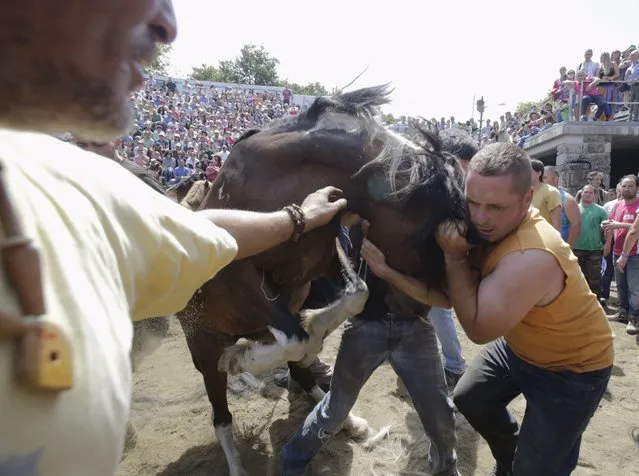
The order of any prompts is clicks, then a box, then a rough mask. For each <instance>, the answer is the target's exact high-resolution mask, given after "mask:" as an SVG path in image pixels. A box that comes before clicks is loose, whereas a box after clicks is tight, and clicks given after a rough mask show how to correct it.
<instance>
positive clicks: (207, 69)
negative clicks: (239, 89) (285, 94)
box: [188, 44, 329, 96]
mask: <svg viewBox="0 0 639 476" xmlns="http://www.w3.org/2000/svg"><path fill="white" fill-rule="evenodd" d="M279 64H280V62H279V60H278V59H277V58H275V57H274V56H272V55H271V54H270V53H269V52H268V51H267V50H266V49H265V48H264V46H262V45H260V46H257V45H254V44H247V45H244V46H243V47H242V49H241V50H240V54H239V55H238V56H236V57H235V58H233V59H227V60H222V61H219V62H218V65H217V66H213V65H209V64H202V65H200V66H194V67H193V70H192V71H191V74H189V75H188V78H189V79H193V80H196V81H215V82H220V83H238V84H255V85H260V86H280V87H288V88H290V89H292V90H293V92H294V93H296V94H307V95H309V96H325V95H328V94H329V91H328V90H327V89H326V88H325V87H324V86H323V85H322V84H320V83H318V82H314V83H308V84H306V85H302V84H298V83H295V82H292V81H289V80H288V79H284V80H283V79H280V77H279V73H278V70H277V68H278V66H279Z"/></svg>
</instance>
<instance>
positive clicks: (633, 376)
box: [118, 318, 639, 476]
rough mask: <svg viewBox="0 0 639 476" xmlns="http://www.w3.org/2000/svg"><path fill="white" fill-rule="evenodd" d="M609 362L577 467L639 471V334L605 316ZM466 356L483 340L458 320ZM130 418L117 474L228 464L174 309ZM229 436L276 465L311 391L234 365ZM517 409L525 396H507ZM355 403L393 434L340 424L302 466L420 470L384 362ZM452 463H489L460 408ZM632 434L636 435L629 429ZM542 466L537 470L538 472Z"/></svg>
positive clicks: (418, 446)
mask: <svg viewBox="0 0 639 476" xmlns="http://www.w3.org/2000/svg"><path fill="white" fill-rule="evenodd" d="M612 326H613V329H614V331H615V334H616V339H615V350H616V363H615V367H614V371H613V377H612V379H611V382H610V385H609V387H608V391H607V392H606V395H605V398H604V400H603V401H602V403H601V406H600V408H599V410H598V411H597V413H596V414H595V417H594V419H593V420H592V422H591V424H590V426H589V427H588V430H587V431H586V433H585V435H584V440H583V444H582V449H581V458H580V461H579V466H578V468H577V470H576V471H575V472H574V473H573V474H574V475H577V476H594V475H597V476H604V475H612V476H631V475H639V442H637V441H636V437H637V428H639V416H638V415H639V338H635V337H631V336H629V335H627V334H626V332H625V328H624V325H622V324H620V323H612ZM460 337H461V339H462V347H463V351H464V356H465V357H466V359H467V360H470V359H471V358H472V357H473V356H474V355H475V354H476V353H477V352H478V351H479V349H480V347H479V346H476V345H474V344H472V343H471V342H470V341H469V340H468V339H467V338H466V336H465V335H464V334H463V332H462V331H461V329H460ZM339 339H340V332H339V331H338V332H335V333H334V334H333V335H332V336H330V337H329V338H328V339H327V341H326V345H325V348H324V351H323V354H322V357H323V359H325V360H326V361H329V362H331V363H333V362H334V359H335V355H336V352H337V348H338V345H339ZM134 378H135V390H134V394H133V413H132V418H133V421H134V422H135V425H136V427H137V432H138V434H137V444H136V446H135V447H134V448H132V449H130V450H128V451H127V453H126V455H125V457H124V459H123V460H122V463H121V465H120V469H119V472H118V475H119V476H150V475H162V476H204V475H206V476H218V475H219V476H222V475H228V469H227V465H226V461H225V459H224V455H223V453H222V448H221V447H220V446H219V445H218V443H217V441H216V438H215V435H214V433H213V428H212V425H211V420H210V414H211V407H210V404H209V402H208V399H207V396H206V392H205V390H204V384H203V381H202V378H201V376H200V374H199V373H198V372H197V371H196V370H195V368H194V367H193V364H192V362H191V357H190V355H189V352H188V349H187V346H186V342H185V340H184V336H183V335H182V330H181V328H180V326H179V324H178V322H177V320H176V319H174V318H173V319H171V322H170V328H169V334H168V336H167V337H166V338H165V339H164V340H163V341H162V342H161V343H160V345H159V347H158V348H157V349H156V350H155V351H154V352H153V353H152V354H151V355H149V356H146V357H145V358H144V359H143V360H142V361H141V363H140V365H139V366H138V368H137V370H136V372H135V375H134ZM229 398H230V409H231V412H232V413H233V416H234V422H235V427H236V428H235V439H236V442H237V444H238V448H239V450H240V453H241V455H242V460H243V463H244V466H245V468H246V470H247V471H248V473H249V474H250V475H275V474H277V473H276V471H275V468H276V463H277V461H276V455H277V453H278V451H279V449H280V447H281V445H283V444H284V442H285V441H286V440H287V439H288V438H289V437H290V436H291V435H292V434H293V433H294V432H295V431H296V429H297V428H298V427H299V425H300V424H301V423H302V421H303V420H304V418H305V417H306V415H307V414H308V412H309V411H310V410H311V409H312V408H313V402H312V401H311V399H310V397H307V396H305V395H302V394H289V393H288V392H287V391H286V390H284V389H281V388H279V387H277V386H275V385H274V384H273V381H272V374H270V375H266V376H262V377H260V378H254V377H252V376H250V375H248V376H247V375H241V376H239V377H237V378H233V379H230V381H229ZM511 408H512V410H513V411H514V413H515V414H516V415H517V416H519V417H521V415H522V414H523V411H524V408H525V402H524V401H523V399H522V398H521V397H520V398H518V399H517V400H515V401H514V402H513V403H512V405H511ZM354 413H355V414H356V415H358V416H361V417H364V418H366V419H367V420H368V421H369V423H370V424H371V425H372V426H373V427H374V428H375V429H378V428H380V427H382V426H384V425H392V428H391V434H390V436H389V437H388V438H387V439H385V440H384V441H383V442H381V443H379V445H378V446H377V447H376V448H374V449H373V450H371V451H367V450H365V449H363V448H362V447H361V446H358V444H356V443H354V442H352V441H350V440H349V439H348V438H347V437H346V436H345V435H344V434H343V433H341V434H339V435H337V436H336V437H334V438H333V439H332V440H331V441H330V442H329V443H328V445H327V446H326V447H325V448H324V449H323V450H322V451H321V452H320V453H319V454H318V456H317V457H316V458H315V459H314V461H313V463H312V465H311V467H310V468H309V471H308V472H307V474H309V475H326V476H329V475H330V476H345V475H356V476H364V475H380V476H381V475H384V476H386V475H402V476H409V475H413V476H416V475H427V474H428V473H427V472H426V453H427V447H428V441H427V439H426V437H425V436H424V434H423V430H422V428H421V424H420V423H419V420H418V418H417V415H416V413H415V411H414V410H413V408H412V406H411V403H410V401H409V400H408V399H407V398H405V396H404V395H402V393H401V391H400V390H398V385H397V377H396V375H395V374H394V372H393V371H392V369H391V368H390V366H388V365H384V366H382V367H381V368H379V369H378V370H377V372H375V373H374V374H373V376H372V378H371V379H370V381H369V382H368V383H367V384H366V386H365V387H364V389H363V390H362V392H361V394H360V398H359V400H358V402H357V404H356V405H355V408H354ZM457 430H458V433H457V434H458V446H457V452H458V457H459V469H460V472H461V474H462V475H463V476H472V475H481V476H483V475H485V474H486V473H487V472H488V471H489V470H490V469H491V467H492V465H493V459H492V456H491V454H490V451H489V449H488V447H487V445H486V444H485V443H484V442H483V440H482V439H481V438H480V437H479V436H478V435H477V434H476V433H475V432H474V431H473V430H472V428H471V427H470V426H469V425H468V423H467V422H466V421H465V420H464V418H463V417H462V416H461V415H459V414H458V418H457ZM633 435H634V439H633ZM540 476H541V475H540Z"/></svg>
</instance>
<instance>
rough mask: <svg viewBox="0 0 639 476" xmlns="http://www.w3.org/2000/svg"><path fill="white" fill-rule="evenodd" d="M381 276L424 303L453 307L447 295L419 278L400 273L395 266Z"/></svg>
mask: <svg viewBox="0 0 639 476" xmlns="http://www.w3.org/2000/svg"><path fill="white" fill-rule="evenodd" d="M379 277H380V278H382V279H383V280H384V281H386V282H387V283H389V284H391V285H393V286H395V287H396V288H397V289H399V290H400V291H402V292H403V293H404V294H406V295H408V296H410V297H411V298H413V299H414V300H416V301H418V302H420V303H422V304H425V305H427V306H435V307H445V308H450V307H451V304H450V301H449V299H448V298H447V297H446V296H444V295H443V294H442V293H440V292H438V291H435V290H434V289H430V288H429V287H428V286H426V284H425V283H423V282H422V281H420V280H419V279H417V278H413V277H412V276H408V275H406V274H403V273H400V272H399V271H397V270H395V269H393V268H387V270H386V271H385V272H383V273H382V274H381V275H380V276H379Z"/></svg>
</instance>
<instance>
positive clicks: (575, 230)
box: [568, 224, 581, 248]
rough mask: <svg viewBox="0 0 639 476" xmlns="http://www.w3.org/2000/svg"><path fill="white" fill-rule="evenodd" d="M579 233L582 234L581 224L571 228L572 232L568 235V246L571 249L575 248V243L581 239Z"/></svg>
mask: <svg viewBox="0 0 639 476" xmlns="http://www.w3.org/2000/svg"><path fill="white" fill-rule="evenodd" d="M579 233H581V224H579V225H577V226H571V227H570V232H569V233H568V245H570V247H571V248H574V247H575V243H577V240H578V239H579Z"/></svg>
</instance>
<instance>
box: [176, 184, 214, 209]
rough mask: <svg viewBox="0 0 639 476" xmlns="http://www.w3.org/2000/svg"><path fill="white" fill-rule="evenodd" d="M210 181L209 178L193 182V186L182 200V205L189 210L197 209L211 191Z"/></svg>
mask: <svg viewBox="0 0 639 476" xmlns="http://www.w3.org/2000/svg"><path fill="white" fill-rule="evenodd" d="M208 185H209V183H208V181H207V180H198V181H196V182H193V186H192V187H191V189H190V190H189V192H188V193H187V194H186V196H185V197H184V198H183V199H182V201H181V202H180V205H182V206H183V207H186V208H188V209H189V210H197V209H198V208H199V207H200V205H201V203H202V202H203V201H204V198H205V197H206V193H207V192H208V191H209V186H208Z"/></svg>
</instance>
